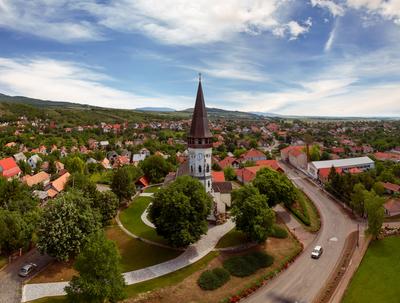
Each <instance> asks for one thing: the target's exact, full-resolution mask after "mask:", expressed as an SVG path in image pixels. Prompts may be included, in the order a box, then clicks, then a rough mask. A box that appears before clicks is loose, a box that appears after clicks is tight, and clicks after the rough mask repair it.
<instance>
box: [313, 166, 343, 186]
mask: <svg viewBox="0 0 400 303" xmlns="http://www.w3.org/2000/svg"><path fill="white" fill-rule="evenodd" d="M335 170H336V172H337V173H338V174H342V173H343V170H342V169H341V168H340V167H336V168H335ZM330 172H331V168H329V167H326V168H321V169H320V170H319V171H318V180H319V181H321V182H322V183H324V184H325V183H327V182H328V181H329V174H330Z"/></svg>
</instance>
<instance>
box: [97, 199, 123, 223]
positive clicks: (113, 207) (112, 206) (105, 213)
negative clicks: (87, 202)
mask: <svg viewBox="0 0 400 303" xmlns="http://www.w3.org/2000/svg"><path fill="white" fill-rule="evenodd" d="M92 207H94V208H95V209H97V210H98V211H99V212H100V215H101V218H102V220H101V221H102V223H103V226H106V225H107V224H108V223H109V222H110V220H111V219H112V218H114V217H115V216H116V215H117V211H118V207H119V201H118V198H117V196H116V195H115V194H114V193H113V192H111V191H105V192H97V194H96V198H95V199H93V202H92Z"/></svg>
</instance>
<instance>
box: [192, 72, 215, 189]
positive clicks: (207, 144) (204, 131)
mask: <svg viewBox="0 0 400 303" xmlns="http://www.w3.org/2000/svg"><path fill="white" fill-rule="evenodd" d="M188 149H189V174H190V176H192V177H194V178H197V179H198V180H199V181H200V182H201V183H202V184H203V185H204V187H205V189H206V192H208V193H209V192H211V187H212V180H211V156H212V135H211V132H210V129H209V128H208V118H207V111H206V106H205V104H204V96H203V88H202V86H201V75H200V76H199V86H198V88H197V96H196V104H195V106H194V111H193V117H192V125H191V127H190V133H189V135H188Z"/></svg>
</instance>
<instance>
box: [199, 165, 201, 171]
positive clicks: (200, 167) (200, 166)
mask: <svg viewBox="0 0 400 303" xmlns="http://www.w3.org/2000/svg"><path fill="white" fill-rule="evenodd" d="M199 173H201V165H199Z"/></svg>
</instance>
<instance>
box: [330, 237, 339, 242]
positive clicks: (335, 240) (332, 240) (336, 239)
mask: <svg viewBox="0 0 400 303" xmlns="http://www.w3.org/2000/svg"><path fill="white" fill-rule="evenodd" d="M329 241H331V242H337V241H339V240H338V238H336V237H332V238H330V239H329Z"/></svg>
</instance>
